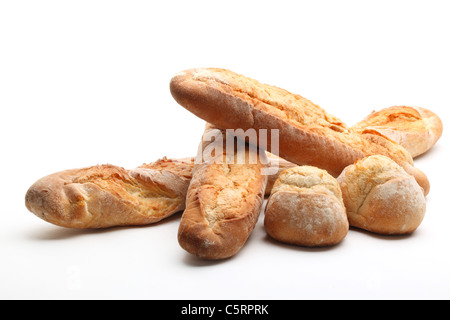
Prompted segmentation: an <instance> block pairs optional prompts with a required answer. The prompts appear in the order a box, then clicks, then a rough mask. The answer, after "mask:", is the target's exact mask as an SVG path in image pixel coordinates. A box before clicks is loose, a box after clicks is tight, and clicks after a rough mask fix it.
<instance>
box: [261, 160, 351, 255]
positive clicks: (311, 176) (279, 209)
mask: <svg viewBox="0 0 450 320" xmlns="http://www.w3.org/2000/svg"><path fill="white" fill-rule="evenodd" d="M264 227H265V229H266V231H267V233H268V234H269V235H270V236H271V237H272V238H273V239H275V240H278V241H280V242H284V243H288V244H294V245H299V246H307V247H324V246H331V245H336V244H338V243H339V242H341V241H342V240H343V239H344V238H345V236H346V235H347V233H348V230H349V223H348V219H347V215H346V209H345V206H344V202H343V199H342V193H341V189H340V187H339V183H338V182H337V180H336V179H335V178H334V177H332V176H331V175H330V174H328V173H327V172H326V171H325V170H321V169H318V168H316V167H310V166H301V167H294V168H290V169H287V170H285V171H283V172H282V173H281V175H280V176H279V178H278V179H277V181H276V182H275V185H274V187H273V189H272V193H271V195H270V197H269V200H268V201H267V205H266V210H265V217H264Z"/></svg>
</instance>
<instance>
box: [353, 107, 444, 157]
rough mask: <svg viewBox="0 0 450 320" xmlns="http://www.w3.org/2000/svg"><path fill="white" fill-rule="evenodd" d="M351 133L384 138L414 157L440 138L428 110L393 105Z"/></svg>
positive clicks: (439, 126)
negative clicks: (400, 146)
mask: <svg viewBox="0 0 450 320" xmlns="http://www.w3.org/2000/svg"><path fill="white" fill-rule="evenodd" d="M351 130H352V131H354V132H357V133H360V134H365V133H371V134H376V135H380V136H383V137H386V138H388V139H390V140H392V141H395V142H397V143H398V144H400V145H402V146H403V147H404V148H405V149H406V150H408V152H409V153H410V154H411V156H412V157H414V158H415V157H417V156H419V155H421V154H424V153H425V152H427V151H428V150H430V149H431V147H433V146H434V145H435V144H436V142H437V141H438V140H439V139H440V137H441V136H442V131H443V124H442V121H441V119H440V118H439V116H437V115H436V114H435V113H434V112H432V111H430V110H428V109H425V108H420V107H406V106H395V107H390V108H385V109H382V110H380V111H377V112H372V113H371V114H370V115H369V116H368V117H366V118H365V119H364V120H362V121H360V122H358V123H357V124H356V125H354V126H353V127H352V128H351Z"/></svg>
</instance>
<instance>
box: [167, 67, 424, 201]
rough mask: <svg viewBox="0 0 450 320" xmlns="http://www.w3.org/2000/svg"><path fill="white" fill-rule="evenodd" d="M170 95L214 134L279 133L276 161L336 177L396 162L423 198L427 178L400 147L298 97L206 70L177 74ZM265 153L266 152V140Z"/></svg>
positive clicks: (268, 145) (235, 75)
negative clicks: (355, 167) (357, 165)
mask: <svg viewBox="0 0 450 320" xmlns="http://www.w3.org/2000/svg"><path fill="white" fill-rule="evenodd" d="M170 89H171V93H172V96H173V97H174V99H175V100H176V101H177V102H178V103H179V104H180V105H182V106H183V107H185V108H186V109H187V110H189V111H191V112H192V113H194V114H195V115H197V116H198V117H200V118H202V119H204V120H206V121H208V122H210V123H212V124H213V125H215V126H217V127H218V128H221V129H243V130H248V129H255V130H256V132H257V133H259V132H260V130H261V129H266V130H274V129H276V130H279V131H278V132H279V153H277V155H279V156H280V157H282V158H284V159H286V160H288V161H290V162H293V163H295V164H298V165H311V166H316V167H319V168H322V169H325V170H327V171H328V172H329V173H330V174H332V175H333V176H334V177H337V176H338V175H339V174H340V173H341V172H342V170H344V168H345V167H347V166H348V165H350V164H353V163H354V162H355V161H356V160H358V159H362V158H364V157H366V156H369V155H375V154H381V155H385V156H388V157H390V158H391V159H393V160H394V161H395V162H397V163H398V164H399V165H400V166H402V167H403V168H404V169H405V170H406V171H407V172H408V173H410V174H411V175H413V176H414V177H415V178H416V179H417V181H418V183H419V184H420V185H421V186H422V188H423V189H424V192H425V193H426V194H427V193H428V192H429V188H430V185H429V182H428V179H427V177H426V176H425V174H423V172H421V171H420V170H418V169H416V168H415V167H414V166H413V160H412V157H411V155H410V154H409V153H408V152H407V151H406V150H405V149H404V148H403V147H401V146H400V145H398V144H397V143H394V142H393V141H391V140H389V139H386V138H385V137H383V136H380V135H379V134H372V133H363V134H360V133H356V132H354V131H352V130H350V129H349V128H348V127H347V126H346V125H345V124H344V123H343V122H342V121H341V120H339V119H338V118H336V117H334V116H332V115H330V114H328V113H326V112H325V111H324V110H323V109H321V108H320V107H319V106H317V105H316V104H314V103H312V102H311V101H309V100H307V99H305V98H304V97H302V96H299V95H296V94H292V93H290V92H288V91H286V90H283V89H280V88H277V87H274V86H270V85H266V84H262V83H260V82H258V81H256V80H253V79H250V78H247V77H244V76H242V75H239V74H236V73H234V72H231V71H229V70H224V69H212V68H210V69H191V70H186V71H184V72H181V73H179V74H177V75H175V76H174V77H173V78H172V80H171V83H170ZM261 147H266V146H261ZM267 149H268V151H271V141H270V139H269V140H268V141H267ZM272 152H273V151H272Z"/></svg>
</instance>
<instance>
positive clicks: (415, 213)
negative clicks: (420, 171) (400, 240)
mask: <svg viewBox="0 0 450 320" xmlns="http://www.w3.org/2000/svg"><path fill="white" fill-rule="evenodd" d="M337 180H338V182H339V184H340V187H341V190H342V197H343V199H344V203H345V207H346V208H347V216H348V219H349V223H350V225H351V226H352V227H357V228H360V229H364V230H368V231H371V232H374V233H378V234H385V235H401V234H409V233H412V232H414V231H415V230H416V229H417V228H418V227H419V225H420V224H421V223H422V220H423V219H424V216H425V211H426V200H425V197H424V195H423V193H422V191H421V189H420V187H419V185H418V184H417V182H416V181H415V180H414V179H413V177H411V176H410V175H408V174H407V173H406V172H405V170H403V168H401V167H400V166H399V165H397V164H396V163H395V162H394V161H392V160H391V159H389V158H387V157H384V156H380V155H375V156H370V157H367V158H364V159H361V160H359V161H358V162H356V163H355V164H354V165H351V166H348V167H347V168H346V169H345V170H344V171H343V172H342V174H341V175H340V176H339V177H338V179H337Z"/></svg>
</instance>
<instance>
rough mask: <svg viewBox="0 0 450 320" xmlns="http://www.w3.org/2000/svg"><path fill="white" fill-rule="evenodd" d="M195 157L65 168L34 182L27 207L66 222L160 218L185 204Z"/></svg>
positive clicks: (94, 224)
mask: <svg viewBox="0 0 450 320" xmlns="http://www.w3.org/2000/svg"><path fill="white" fill-rule="evenodd" d="M193 166H194V160H193V158H188V159H180V160H168V159H165V158H164V159H161V160H158V161H156V162H154V163H151V164H145V165H143V166H141V167H139V168H136V169H134V170H125V169H124V168H121V167H117V166H113V165H99V166H94V167H89V168H83V169H75V170H66V171H63V172H59V173H55V174H52V175H50V176H47V177H44V178H42V179H40V180H38V181H37V182H36V183H35V184H33V185H32V186H31V187H30V189H29V190H28V192H27V194H26V197H25V204H26V207H27V208H28V210H30V211H31V212H32V213H34V214H35V215H36V216H38V217H40V218H42V219H43V220H45V221H47V222H50V223H53V224H55V225H58V226H62V227H67V228H79V229H85V228H107V227H113V226H126V225H145V224H150V223H155V222H158V221H160V220H162V219H164V218H166V217H168V216H170V215H172V214H174V213H176V212H178V211H181V210H183V209H184V206H185V195H186V192H187V188H188V186H189V182H190V180H191V175H192V168H193Z"/></svg>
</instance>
